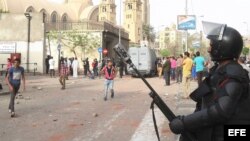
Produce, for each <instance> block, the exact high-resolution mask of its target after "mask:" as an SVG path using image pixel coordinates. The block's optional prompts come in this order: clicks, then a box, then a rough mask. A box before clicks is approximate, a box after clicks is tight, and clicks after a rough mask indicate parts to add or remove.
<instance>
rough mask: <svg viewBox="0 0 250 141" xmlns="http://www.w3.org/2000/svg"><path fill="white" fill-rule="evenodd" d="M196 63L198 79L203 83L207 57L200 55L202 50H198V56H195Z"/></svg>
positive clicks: (199, 82)
mask: <svg viewBox="0 0 250 141" xmlns="http://www.w3.org/2000/svg"><path fill="white" fill-rule="evenodd" d="M194 65H195V69H196V76H197V80H198V85H200V84H201V82H202V77H203V70H204V66H205V59H204V57H202V56H200V52H199V51H197V52H196V57H195V58H194Z"/></svg>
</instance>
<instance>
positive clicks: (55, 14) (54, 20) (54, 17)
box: [51, 11, 57, 23]
mask: <svg viewBox="0 0 250 141" xmlns="http://www.w3.org/2000/svg"><path fill="white" fill-rule="evenodd" d="M51 22H52V23H56V22H57V13H56V12H55V11H54V12H53V13H52V14H51Z"/></svg>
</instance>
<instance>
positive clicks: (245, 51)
mask: <svg viewBox="0 0 250 141" xmlns="http://www.w3.org/2000/svg"><path fill="white" fill-rule="evenodd" d="M248 53H249V48H247V47H244V48H243V50H242V54H243V55H244V56H246V55H247V54H248Z"/></svg>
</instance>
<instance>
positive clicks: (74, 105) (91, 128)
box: [0, 76, 197, 141]
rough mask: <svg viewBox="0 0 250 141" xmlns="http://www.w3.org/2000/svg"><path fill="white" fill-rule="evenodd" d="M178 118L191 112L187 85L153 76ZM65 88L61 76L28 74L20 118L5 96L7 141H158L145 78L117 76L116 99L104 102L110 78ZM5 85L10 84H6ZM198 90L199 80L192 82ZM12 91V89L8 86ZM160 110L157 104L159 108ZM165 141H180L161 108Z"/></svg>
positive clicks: (1, 134) (0, 107)
mask: <svg viewBox="0 0 250 141" xmlns="http://www.w3.org/2000/svg"><path fill="white" fill-rule="evenodd" d="M147 80H148V81H149V83H150V84H151V85H152V86H153V88H154V89H155V90H156V91H157V92H158V94H159V95H160V96H161V98H162V99H163V100H164V101H165V102H166V103H167V104H168V106H169V107H170V108H171V109H172V110H173V111H174V113H175V114H184V113H185V112H187V113H190V112H192V110H193V107H194V104H193V102H191V100H186V99H184V100H183V99H179V98H178V96H179V95H180V94H182V85H181V84H176V83H175V82H174V81H172V82H171V86H164V80H163V79H159V78H158V77H154V78H147ZM66 83H67V84H66V89H65V90H61V89H60V88H61V86H60V85H59V82H58V78H50V77H48V76H27V83H26V84H27V85H26V86H27V88H26V91H25V92H21V93H20V94H21V95H22V97H18V99H16V101H15V103H16V104H15V110H16V117H14V118H11V117H10V114H9V113H8V102H9V95H1V96H0V111H1V114H0V121H1V122H0V138H1V141H156V140H157V137H156V134H155V130H154V125H153V119H152V112H151V110H150V104H151V101H152V99H151V98H150V96H149V95H148V93H149V89H148V88H147V87H146V85H145V84H144V83H143V82H142V80H141V79H139V78H131V77H130V76H126V77H125V78H122V79H120V78H116V79H115V84H114V90H115V97H114V98H113V99H111V98H110V95H109V97H108V100H107V101H104V100H103V88H104V79H99V78H97V79H94V80H92V79H88V78H84V79H83V78H82V77H81V78H80V77H79V78H77V79H74V78H72V77H70V78H69V80H67V81H66ZM4 85H5V84H4ZM191 86H192V89H194V88H195V87H197V82H195V81H192V82H191ZM5 88H6V86H5ZM155 107H157V106H155ZM155 113H156V120H157V125H158V128H159V132H160V136H161V137H160V138H161V140H164V141H174V140H176V136H175V135H174V134H172V133H171V131H170V130H169V128H168V121H167V119H166V118H165V117H164V115H163V114H162V113H161V112H160V111H159V109H158V108H156V110H155Z"/></svg>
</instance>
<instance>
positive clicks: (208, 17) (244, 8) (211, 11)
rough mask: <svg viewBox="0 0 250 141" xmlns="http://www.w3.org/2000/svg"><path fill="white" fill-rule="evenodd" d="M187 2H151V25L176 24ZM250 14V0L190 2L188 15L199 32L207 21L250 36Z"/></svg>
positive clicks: (179, 0) (184, 0)
mask: <svg viewBox="0 0 250 141" xmlns="http://www.w3.org/2000/svg"><path fill="white" fill-rule="evenodd" d="M50 1H63V0H50ZM99 1H100V0H93V3H94V4H95V5H96V4H98V3H99ZM115 1H116V4H117V21H119V8H120V5H119V3H120V0H115ZM122 1H124V0H122ZM185 2H186V0H150V6H151V7H150V10H151V13H150V23H151V25H152V26H154V27H155V29H157V28H159V27H162V26H161V25H164V26H169V25H170V24H171V23H175V24H176V21H177V15H182V14H184V13H185V10H184V9H185ZM249 13H250V0H188V14H194V15H196V16H197V27H198V29H197V30H200V27H201V22H200V21H201V20H205V21H213V22H217V23H226V24H227V25H228V26H231V27H234V28H236V29H237V30H239V31H240V32H241V34H250V31H249V30H250V14H249ZM201 16H202V17H201ZM117 23H119V22H117ZM247 29H248V31H247Z"/></svg>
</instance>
